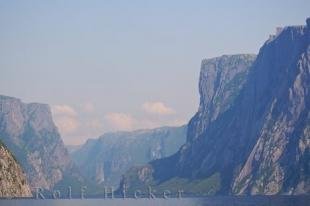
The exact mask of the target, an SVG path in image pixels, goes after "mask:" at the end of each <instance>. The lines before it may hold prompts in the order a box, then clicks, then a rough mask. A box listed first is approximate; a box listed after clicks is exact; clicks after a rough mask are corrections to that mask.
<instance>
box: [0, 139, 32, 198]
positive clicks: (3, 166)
mask: <svg viewBox="0 0 310 206" xmlns="http://www.w3.org/2000/svg"><path fill="white" fill-rule="evenodd" d="M0 185H1V187H0V198H1V197H5V198H12V197H31V196H32V194H31V190H30V187H29V185H28V184H27V180H26V177H25V174H24V173H23V171H22V169H21V167H20V165H19V164H18V163H17V162H16V160H15V159H14V156H13V155H12V154H11V153H10V151H8V150H7V148H6V147H5V146H4V145H3V144H2V143H1V142H0Z"/></svg>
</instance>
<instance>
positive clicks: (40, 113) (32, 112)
mask: <svg viewBox="0 0 310 206" xmlns="http://www.w3.org/2000/svg"><path fill="white" fill-rule="evenodd" d="M0 137H1V140H2V141H3V143H4V144H5V145H6V146H7V147H8V148H9V150H10V151H11V152H12V153H13V154H14V156H15V157H16V159H17V160H18V162H20V164H21V166H22V168H23V169H24V171H25V173H26V176H27V179H28V181H29V184H30V186H31V188H32V189H33V190H34V188H35V187H41V188H42V189H46V190H50V189H52V188H53V187H54V186H55V185H56V184H57V183H59V182H60V181H62V180H64V177H65V176H75V178H77V179H79V178H80V177H79V175H78V172H77V170H76V168H75V166H74V164H73V162H72V161H71V159H70V157H69V154H68V152H67V150H66V148H65V147H64V144H63V142H62V139H61V137H60V134H59V132H58V130H57V128H56V126H55V124H54V122H53V120H52V115H51V112H50V108H49V106H48V105H46V104H39V103H30V104H25V103H23V102H21V100H19V99H17V98H13V97H7V96H0Z"/></svg>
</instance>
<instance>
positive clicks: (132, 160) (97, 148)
mask: <svg viewBox="0 0 310 206" xmlns="http://www.w3.org/2000/svg"><path fill="white" fill-rule="evenodd" d="M186 129H187V127H186V126H182V127H163V128H158V129H150V130H139V131H133V132H115V133H107V134H104V135H102V136H101V137H99V138H98V139H93V140H88V141H87V142H86V143H85V145H83V146H82V147H81V148H80V149H78V150H77V151H75V152H73V153H72V154H71V156H72V158H73V159H74V161H75V162H76V164H77V165H78V166H79V167H80V169H81V171H82V172H83V174H84V175H85V176H87V177H90V178H91V180H93V181H94V182H96V183H99V184H104V185H107V186H114V188H117V186H118V184H119V182H120V179H121V177H122V175H123V174H124V173H125V172H126V171H127V170H128V169H129V168H130V167H132V166H135V165H143V164H146V163H147V162H149V161H151V160H155V159H159V158H163V157H166V156H169V155H172V154H173V153H175V152H176V151H177V150H178V149H179V148H180V146H181V145H182V144H184V143H185V141H186Z"/></svg>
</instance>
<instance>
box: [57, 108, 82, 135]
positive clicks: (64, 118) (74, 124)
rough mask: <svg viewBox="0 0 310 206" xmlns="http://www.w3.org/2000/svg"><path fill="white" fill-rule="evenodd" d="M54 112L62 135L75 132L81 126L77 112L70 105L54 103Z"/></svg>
mask: <svg viewBox="0 0 310 206" xmlns="http://www.w3.org/2000/svg"><path fill="white" fill-rule="evenodd" d="M52 114H53V117H54V121H55V124H56V126H57V128H58V129H59V131H60V133H61V134H62V135H67V134H71V133H73V132H75V131H76V130H77V129H78V127H79V122H78V119H77V116H78V114H77V112H76V111H75V109H74V108H72V107H70V106H69V105H65V104H62V105H53V106H52Z"/></svg>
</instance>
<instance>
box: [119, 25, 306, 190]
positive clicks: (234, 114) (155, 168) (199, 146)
mask: <svg viewBox="0 0 310 206" xmlns="http://www.w3.org/2000/svg"><path fill="white" fill-rule="evenodd" d="M307 23H308V25H307V26H289V27H285V28H283V29H281V31H279V32H278V33H277V34H276V35H275V36H274V38H272V39H269V40H268V41H267V42H266V43H265V44H264V45H263V46H262V48H261V49H260V52H259V54H258V56H257V58H256V60H255V62H254V63H253V65H252V66H251V69H250V71H249V74H248V75H247V78H246V82H245V83H244V85H243V86H242V89H241V90H240V92H239V93H238V94H236V97H235V98H234V99H233V100H232V102H231V103H230V104H229V105H230V106H229V108H226V107H220V108H216V107H215V108H216V109H214V107H213V105H214V103H213V102H214V98H213V97H214V95H213V94H214V93H216V92H213V87H212V86H213V85H214V84H213V83H212V82H217V80H216V78H215V77H216V76H217V75H213V78H210V79H206V81H200V94H201V104H200V107H199V111H198V113H197V114H196V115H195V116H194V118H193V119H192V120H191V121H190V123H189V126H188V136H187V143H186V144H185V145H184V146H183V147H182V148H181V149H180V150H179V152H178V153H176V154H175V155H172V156H170V157H168V158H164V159H162V160H157V161H153V162H151V163H150V164H149V165H148V166H145V167H148V168H150V167H151V169H149V171H151V172H149V176H148V177H144V179H146V180H148V183H150V184H152V185H154V186H155V187H157V188H160V187H161V186H162V185H170V186H171V185H174V186H182V187H186V186H187V185H190V186H191V187H189V192H190V191H191V190H193V188H198V189H200V190H202V191H201V192H202V193H203V194H210V193H212V194H252V195H256V194H268V195H271V194H310V187H309V186H310V181H309V175H310V173H309V171H310V163H309V160H310V156H309V148H310V133H309V127H310V125H309V123H310V121H309V118H310V113H309V108H310V96H309V89H310V26H309V20H308V21H307ZM217 70H220V69H219V68H217ZM202 71H206V72H207V74H208V69H206V70H204V69H202ZM211 71H212V67H211ZM202 75H203V72H202V74H201V77H200V78H201V79H202V78H203V77H202ZM209 76H212V75H209ZM210 85H211V86H210ZM210 88H211V90H210ZM217 91H218V90H217ZM222 100H224V101H223V102H221V104H220V105H222V106H223V105H226V103H225V99H222ZM210 103H211V104H210ZM209 105H212V106H211V107H209ZM203 108H206V111H205V112H202V111H203ZM217 111H219V112H217ZM204 114H205V115H204ZM142 169H143V168H142ZM139 171H141V168H140V169H138V171H136V172H135V173H136V174H139ZM131 174H132V173H131ZM132 179H134V181H131V180H132ZM195 181H196V182H195ZM122 182H123V184H126V183H127V184H128V185H129V187H130V185H135V186H136V187H139V185H140V186H141V185H145V181H143V180H139V178H138V175H136V176H135V177H134V178H132V176H131V177H130V178H129V177H128V178H126V177H125V178H124V180H123V181H122ZM137 182H138V183H137ZM168 183H169V184H168ZM204 183H205V184H204ZM210 185H213V186H212V187H211V186H210Z"/></svg>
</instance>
